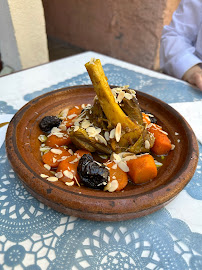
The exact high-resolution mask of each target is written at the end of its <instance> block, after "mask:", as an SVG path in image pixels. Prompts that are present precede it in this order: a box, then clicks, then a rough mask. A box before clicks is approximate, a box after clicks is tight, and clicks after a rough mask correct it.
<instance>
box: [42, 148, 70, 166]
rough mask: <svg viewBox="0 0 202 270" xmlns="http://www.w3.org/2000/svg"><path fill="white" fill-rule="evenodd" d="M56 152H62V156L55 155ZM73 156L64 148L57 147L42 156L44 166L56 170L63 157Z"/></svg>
mask: <svg viewBox="0 0 202 270" xmlns="http://www.w3.org/2000/svg"><path fill="white" fill-rule="evenodd" d="M54 150H61V151H62V152H61V153H60V154H56V153H53V152H52V151H54ZM69 156H71V154H70V153H69V152H68V150H66V149H65V148H64V147H55V148H52V149H51V150H50V151H48V152H47V153H45V154H44V155H43V156H42V160H43V163H44V164H48V165H49V166H51V167H52V168H56V167H57V166H58V164H59V163H60V161H61V158H62V157H69Z"/></svg>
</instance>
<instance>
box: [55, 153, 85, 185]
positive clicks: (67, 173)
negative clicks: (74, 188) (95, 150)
mask: <svg viewBox="0 0 202 270" xmlns="http://www.w3.org/2000/svg"><path fill="white" fill-rule="evenodd" d="M76 159H77V157H76V156H75V155H73V156H71V157H69V158H67V159H65V160H63V161H61V162H60V163H59V165H58V168H57V172H61V173H62V174H63V176H62V177H61V178H59V180H61V181H62V182H64V183H66V182H72V181H74V183H75V182H76V183H77V182H79V181H80V179H79V175H78V173H77V166H78V163H79V161H76V162H74V160H76Z"/></svg>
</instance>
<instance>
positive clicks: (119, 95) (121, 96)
mask: <svg viewBox="0 0 202 270" xmlns="http://www.w3.org/2000/svg"><path fill="white" fill-rule="evenodd" d="M124 95H125V92H124V91H121V92H119V94H118V97H117V99H116V100H117V102H118V103H121V101H122V100H123V98H124Z"/></svg>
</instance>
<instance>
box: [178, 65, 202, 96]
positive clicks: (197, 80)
mask: <svg viewBox="0 0 202 270" xmlns="http://www.w3.org/2000/svg"><path fill="white" fill-rule="evenodd" d="M182 79H183V80H185V81H187V82H189V83H191V84H193V85H195V86H197V87H198V88H199V90H200V91H202V68H200V66H199V65H196V66H193V67H191V68H190V69H188V70H187V71H186V72H185V74H184V75H183V77H182Z"/></svg>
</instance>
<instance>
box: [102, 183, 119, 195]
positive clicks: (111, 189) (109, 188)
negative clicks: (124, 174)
mask: <svg viewBox="0 0 202 270" xmlns="http://www.w3.org/2000/svg"><path fill="white" fill-rule="evenodd" d="M118 186H119V183H118V181H117V180H112V181H111V182H109V183H108V184H107V185H106V186H105V188H104V190H105V191H109V192H114V191H115V190H117V188H118Z"/></svg>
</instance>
